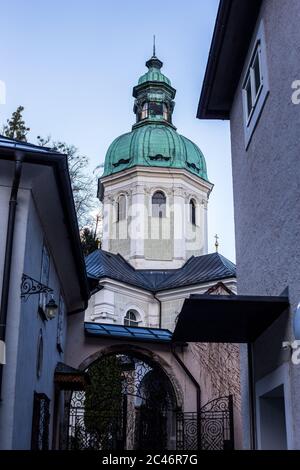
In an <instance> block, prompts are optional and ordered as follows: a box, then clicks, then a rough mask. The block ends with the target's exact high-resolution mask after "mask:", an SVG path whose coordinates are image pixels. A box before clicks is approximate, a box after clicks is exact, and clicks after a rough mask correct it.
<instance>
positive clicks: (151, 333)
mask: <svg viewBox="0 0 300 470" xmlns="http://www.w3.org/2000/svg"><path fill="white" fill-rule="evenodd" d="M84 331H85V334H86V335H87V336H97V337H100V338H101V339H102V338H107V339H118V340H120V339H124V340H130V341H142V342H145V341H146V342H151V343H170V342H171V339H172V333H171V331H169V330H165V329H162V328H146V327H141V326H125V325H116V324H110V323H92V322H85V323H84Z"/></svg>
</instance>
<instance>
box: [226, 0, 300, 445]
mask: <svg viewBox="0 0 300 470" xmlns="http://www.w3.org/2000/svg"><path fill="white" fill-rule="evenodd" d="M299 15H300V3H299V1H298V0H265V1H264V2H263V5H262V9H261V12H260V16H259V19H258V22H257V25H259V23H260V20H261V19H263V22H264V29H265V39H266V55H267V67H268V77H269V87H270V93H269V95H268V97H267V99H266V102H265V105H264V108H263V110H262V114H261V116H260V119H259V121H258V123H257V126H256V128H255V130H254V133H253V136H252V139H251V142H250V144H249V146H248V149H247V151H245V145H244V142H245V141H244V132H243V110H242V94H241V83H240V84H239V86H238V88H237V91H236V95H235V99H234V104H233V107H232V110H231V138H232V168H233V185H234V208H235V230H236V254H237V283H238V284H237V286H238V292H239V294H252V295H280V294H281V293H282V292H283V291H284V290H285V289H286V288H287V287H288V288H289V296H290V302H291V315H290V318H289V319H288V321H287V320H286V319H280V320H278V322H276V324H274V326H272V327H271V328H270V329H269V331H267V332H266V333H265V334H264V335H263V337H261V338H260V339H259V340H258V341H257V342H256V344H255V357H254V360H255V373H256V380H258V379H261V378H262V377H264V376H266V375H267V374H268V373H270V372H271V371H273V370H274V369H276V368H277V367H279V366H280V365H281V364H283V363H285V362H287V363H288V367H289V370H290V372H289V374H290V380H291V385H292V388H291V390H292V393H291V396H290V397H289V399H290V400H292V407H293V411H294V412H293V420H294V421H293V429H294V433H293V444H292V447H293V448H300V401H299V400H298V399H297V396H298V391H299V386H300V370H299V369H300V368H299V366H298V367H297V366H293V365H292V364H291V362H290V361H289V359H290V356H289V354H288V353H286V352H284V351H282V349H281V343H282V341H283V340H289V339H291V337H292V332H291V322H290V320H291V317H292V315H293V312H294V311H295V307H296V305H297V304H298V302H299V300H300V269H299V266H300V251H299V242H300V218H299V202H300V194H299V192H300V187H299V181H300V165H299V146H300V144H299V138H298V132H299V126H300V107H299V106H297V105H294V104H293V103H292V100H291V95H292V92H293V90H292V88H291V84H292V82H293V81H294V80H296V79H298V80H299V79H300V73H299V39H300V32H299V25H298V21H297V20H296V18H299ZM242 76H243V74H242ZM243 365H245V362H244V363H243ZM243 389H244V391H245V394H247V393H248V391H247V385H246V381H245V386H244V387H243ZM245 398H246V395H245ZM245 402H246V400H245ZM246 414H247V413H245V416H246ZM246 445H248V444H247V443H246Z"/></svg>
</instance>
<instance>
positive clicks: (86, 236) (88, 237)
mask: <svg viewBox="0 0 300 470" xmlns="http://www.w3.org/2000/svg"><path fill="white" fill-rule="evenodd" d="M80 238H81V246H82V249H83V254H84V256H87V255H89V254H90V253H92V252H93V251H95V250H97V249H98V248H100V247H99V244H100V242H99V240H98V238H96V233H95V232H93V231H92V230H91V229H90V228H88V227H85V228H84V229H83V230H82V232H81V236H80Z"/></svg>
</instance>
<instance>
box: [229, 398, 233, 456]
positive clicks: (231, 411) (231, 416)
mask: <svg viewBox="0 0 300 470" xmlns="http://www.w3.org/2000/svg"><path fill="white" fill-rule="evenodd" d="M228 411H229V431H230V450H233V449H234V425H233V423H234V421H233V396H232V395H229V396H228Z"/></svg>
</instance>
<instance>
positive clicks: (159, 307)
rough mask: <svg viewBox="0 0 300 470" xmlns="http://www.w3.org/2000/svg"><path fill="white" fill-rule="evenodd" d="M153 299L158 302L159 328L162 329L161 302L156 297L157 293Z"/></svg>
mask: <svg viewBox="0 0 300 470" xmlns="http://www.w3.org/2000/svg"><path fill="white" fill-rule="evenodd" d="M153 297H154V298H155V299H156V300H157V302H158V309H159V310H158V319H159V320H158V327H159V328H161V300H159V298H158V297H156V293H155V292H153Z"/></svg>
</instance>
